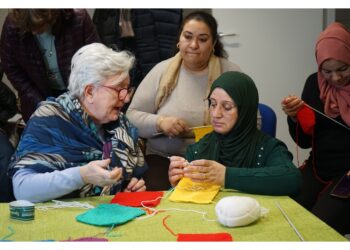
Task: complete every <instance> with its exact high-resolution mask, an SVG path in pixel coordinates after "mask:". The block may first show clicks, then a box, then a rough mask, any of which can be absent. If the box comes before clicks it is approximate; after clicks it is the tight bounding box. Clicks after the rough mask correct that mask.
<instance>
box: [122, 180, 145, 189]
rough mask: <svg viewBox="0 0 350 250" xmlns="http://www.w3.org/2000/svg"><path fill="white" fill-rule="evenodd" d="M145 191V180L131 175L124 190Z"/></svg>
mask: <svg viewBox="0 0 350 250" xmlns="http://www.w3.org/2000/svg"><path fill="white" fill-rule="evenodd" d="M142 191H146V185H145V181H144V180H143V179H137V178H135V177H132V178H131V180H130V182H129V184H128V186H127V187H126V188H125V189H124V192H142Z"/></svg>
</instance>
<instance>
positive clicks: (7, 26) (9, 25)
mask: <svg viewBox="0 0 350 250" xmlns="http://www.w3.org/2000/svg"><path fill="white" fill-rule="evenodd" d="M18 31H19V30H18V28H17V27H16V25H15V24H14V22H13V21H12V20H11V18H10V17H9V15H7V16H6V18H5V21H4V25H3V27H2V32H14V33H18Z"/></svg>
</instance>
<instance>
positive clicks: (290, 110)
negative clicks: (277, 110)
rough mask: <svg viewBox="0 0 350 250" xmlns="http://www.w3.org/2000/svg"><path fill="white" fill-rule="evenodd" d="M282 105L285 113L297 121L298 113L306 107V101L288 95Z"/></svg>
mask: <svg viewBox="0 0 350 250" xmlns="http://www.w3.org/2000/svg"><path fill="white" fill-rule="evenodd" d="M281 105H282V110H283V111H284V113H285V114H286V115H288V116H290V117H291V118H292V120H293V121H296V116H297V113H298V111H299V109H300V108H301V107H302V106H303V105H304V101H303V100H301V99H300V98H299V97H297V96H295V95H288V96H287V97H285V98H284V99H283V100H282V102H281Z"/></svg>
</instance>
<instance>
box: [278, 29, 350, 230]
mask: <svg viewBox="0 0 350 250" xmlns="http://www.w3.org/2000/svg"><path fill="white" fill-rule="evenodd" d="M315 55H316V61H317V65H318V71H317V73H314V74H312V75H310V76H309V77H308V79H307V80H306V83H305V86H304V90H303V93H302V95H301V99H300V98H298V97H296V96H295V95H289V96H287V97H286V98H285V99H284V100H283V101H282V109H283V110H284V112H285V113H286V114H287V115H288V125H289V132H290V134H291V136H292V138H293V139H294V141H295V142H296V143H297V144H298V146H300V147H302V148H312V151H311V152H310V156H309V158H308V159H307V160H306V161H305V162H304V164H303V166H302V167H301V171H302V175H303V185H302V189H301V193H300V194H299V195H298V196H296V197H295V200H296V201H297V202H299V203H300V204H301V205H303V206H304V207H305V208H307V209H309V210H310V211H311V212H312V213H314V214H315V215H316V216H318V217H319V218H320V219H322V220H323V221H325V222H326V223H327V224H329V225H330V226H332V227H333V228H334V229H336V230H337V231H338V232H339V233H341V234H346V233H349V232H350V214H349V211H350V200H349V199H341V198H339V197H334V196H331V195H330V194H331V192H332V190H333V188H334V186H335V184H336V183H337V182H338V180H339V179H340V178H342V177H343V176H345V175H348V177H345V178H350V176H349V175H350V32H349V30H348V29H347V28H346V27H344V26H343V25H342V24H340V23H332V24H331V25H329V26H328V27H327V28H326V29H325V30H324V31H323V32H322V33H321V34H320V36H319V38H318V40H317V43H316V53H315ZM306 105H307V106H306ZM310 108H311V109H310ZM312 109H314V111H315V112H314V111H312ZM305 114H306V115H305ZM300 126H301V129H299V127H300Z"/></svg>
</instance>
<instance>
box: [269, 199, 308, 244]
mask: <svg viewBox="0 0 350 250" xmlns="http://www.w3.org/2000/svg"><path fill="white" fill-rule="evenodd" d="M275 205H276V207H277V208H278V209H279V210H280V211H281V213H282V214H283V216H284V218H285V219H286V220H287V222H288V224H289V225H290V226H291V227H292V228H293V230H294V232H295V233H296V234H297V235H298V237H299V239H300V240H301V241H305V240H304V238H303V236H301V234H300V233H299V231H298V229H296V227H295V226H294V224H293V223H292V222H291V221H290V219H289V218H288V216H287V214H286V213H285V212H284V210H283V209H282V208H281V207H280V205H279V203H278V202H275Z"/></svg>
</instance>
